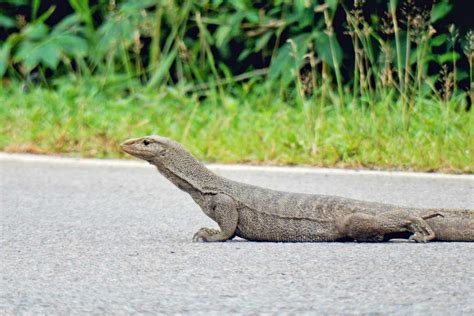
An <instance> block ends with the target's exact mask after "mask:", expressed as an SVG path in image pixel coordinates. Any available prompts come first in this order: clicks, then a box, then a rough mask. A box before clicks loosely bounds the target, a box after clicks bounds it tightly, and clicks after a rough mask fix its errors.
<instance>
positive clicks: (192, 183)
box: [150, 154, 224, 197]
mask: <svg viewBox="0 0 474 316" xmlns="http://www.w3.org/2000/svg"><path fill="white" fill-rule="evenodd" d="M150 163H152V164H153V165H155V166H156V167H157V169H158V171H159V172H160V173H161V174H162V175H163V176H165V177H166V178H167V179H168V180H169V181H170V182H171V183H173V184H174V185H176V186H177V187H178V188H179V189H181V190H183V191H185V192H187V193H189V194H190V195H191V196H193V197H194V196H195V195H197V194H205V193H218V192H219V191H220V190H219V188H220V187H221V186H222V183H223V181H224V179H223V178H221V177H219V176H218V175H216V174H215V173H213V172H212V171H210V170H209V169H207V168H206V166H204V164H202V163H201V162H200V161H198V160H197V159H196V158H194V157H193V156H192V155H191V154H188V155H185V156H182V157H180V159H173V160H168V161H165V162H163V161H160V160H157V161H150Z"/></svg>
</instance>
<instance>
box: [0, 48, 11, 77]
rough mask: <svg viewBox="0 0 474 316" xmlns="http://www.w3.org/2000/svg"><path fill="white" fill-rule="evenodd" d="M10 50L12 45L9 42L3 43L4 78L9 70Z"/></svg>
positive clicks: (1, 64)
mask: <svg viewBox="0 0 474 316" xmlns="http://www.w3.org/2000/svg"><path fill="white" fill-rule="evenodd" d="M10 50H11V45H10V43H9V42H5V43H3V45H2V47H1V48H0V78H2V77H3V75H4V74H5V72H6V71H7V67H8V59H9V58H10Z"/></svg>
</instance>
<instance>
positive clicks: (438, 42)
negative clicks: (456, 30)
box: [429, 34, 448, 47]
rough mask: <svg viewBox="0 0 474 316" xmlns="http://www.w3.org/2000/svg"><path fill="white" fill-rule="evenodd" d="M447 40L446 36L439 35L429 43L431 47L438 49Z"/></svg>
mask: <svg viewBox="0 0 474 316" xmlns="http://www.w3.org/2000/svg"><path fill="white" fill-rule="evenodd" d="M447 40H448V36H447V35H446V34H441V35H438V36H436V37H434V38H433V39H432V40H431V41H430V42H429V43H430V45H431V46H433V47H438V46H441V45H443V44H444V43H446V41H447Z"/></svg>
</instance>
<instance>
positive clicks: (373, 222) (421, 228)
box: [336, 210, 441, 242]
mask: <svg viewBox="0 0 474 316" xmlns="http://www.w3.org/2000/svg"><path fill="white" fill-rule="evenodd" d="M439 215H441V214H438V213H436V212H434V213H433V214H426V215H421V216H420V215H418V214H416V213H415V214H413V213H410V212H409V211H405V210H396V211H390V212H386V213H382V214H379V215H369V214H364V213H354V214H350V215H347V216H345V217H343V218H341V219H339V220H338V221H337V225H336V226H337V229H338V230H339V232H340V233H342V234H343V235H345V236H348V237H351V238H353V239H354V240H357V241H383V240H384V238H385V235H388V234H392V233H403V232H410V233H412V235H411V236H410V237H409V239H410V240H414V241H416V242H427V241H430V240H432V239H434V238H435V233H434V231H433V229H432V228H431V227H430V226H429V224H428V223H427V222H426V221H425V219H426V218H430V217H433V216H439Z"/></svg>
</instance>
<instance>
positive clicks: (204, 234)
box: [193, 227, 220, 242]
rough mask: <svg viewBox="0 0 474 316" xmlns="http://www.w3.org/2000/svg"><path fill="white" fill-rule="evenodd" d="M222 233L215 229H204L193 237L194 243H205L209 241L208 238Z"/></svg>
mask: <svg viewBox="0 0 474 316" xmlns="http://www.w3.org/2000/svg"><path fill="white" fill-rule="evenodd" d="M219 233H220V231H219V230H218V229H213V228H207V227H203V228H201V229H200V230H198V231H197V233H195V234H194V236H193V241H194V242H199V241H201V242H205V241H208V238H209V237H210V236H213V235H216V234H219Z"/></svg>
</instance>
